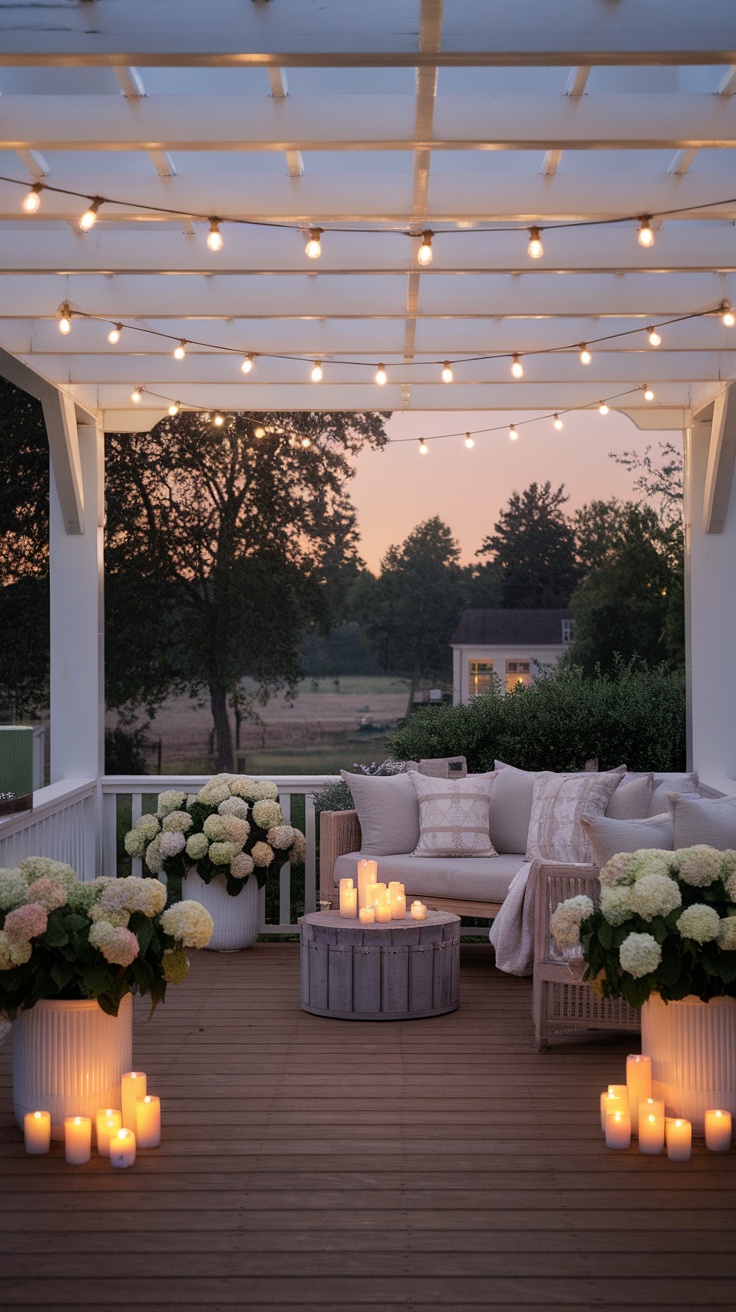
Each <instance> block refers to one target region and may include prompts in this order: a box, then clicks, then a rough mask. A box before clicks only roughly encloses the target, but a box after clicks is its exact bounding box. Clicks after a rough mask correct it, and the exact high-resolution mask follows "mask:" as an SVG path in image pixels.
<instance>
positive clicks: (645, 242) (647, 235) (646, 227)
mask: <svg viewBox="0 0 736 1312" xmlns="http://www.w3.org/2000/svg"><path fill="white" fill-rule="evenodd" d="M651 223H652V220H651V216H650V215H649V214H642V216H641V222H640V223H639V232H638V234H637V240H638V242H639V245H640V246H653V245H654V233H653V232H652V228H651Z"/></svg>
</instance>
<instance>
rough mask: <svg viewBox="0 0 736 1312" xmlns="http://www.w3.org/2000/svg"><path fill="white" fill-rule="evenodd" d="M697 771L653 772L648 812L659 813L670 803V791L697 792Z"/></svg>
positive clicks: (651, 813)
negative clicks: (683, 772) (652, 787)
mask: <svg viewBox="0 0 736 1312" xmlns="http://www.w3.org/2000/svg"><path fill="white" fill-rule="evenodd" d="M697 792H698V772H697V770H694V771H693V772H692V773H691V774H682V773H678V774H657V772H656V771H655V773H654V791H653V792H652V796H651V798H650V799H649V814H650V815H661V813H662V811H666V810H667V807H668V806H669V804H670V794H671V793H697Z"/></svg>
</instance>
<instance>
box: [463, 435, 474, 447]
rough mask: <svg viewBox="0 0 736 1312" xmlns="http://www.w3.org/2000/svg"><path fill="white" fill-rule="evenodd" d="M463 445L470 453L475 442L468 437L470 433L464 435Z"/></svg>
mask: <svg viewBox="0 0 736 1312" xmlns="http://www.w3.org/2000/svg"><path fill="white" fill-rule="evenodd" d="M465 445H466V447H467V448H468V451H472V449H473V447H474V446H475V442H474V441H473V439H472V437H471V436H470V433H466V434H465Z"/></svg>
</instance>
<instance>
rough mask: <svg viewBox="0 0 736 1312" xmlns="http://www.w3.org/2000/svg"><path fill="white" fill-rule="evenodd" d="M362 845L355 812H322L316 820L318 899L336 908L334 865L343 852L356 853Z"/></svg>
mask: <svg viewBox="0 0 736 1312" xmlns="http://www.w3.org/2000/svg"><path fill="white" fill-rule="evenodd" d="M360 844H361V833H360V824H359V822H358V813H357V811H323V812H322V814H321V815H320V818H319V896H320V900H321V901H323V902H331V903H333V904H334V905H337V887H336V884H335V862H336V861H337V858H338V857H339V856H344V855H345V853H346V852H359V851H360Z"/></svg>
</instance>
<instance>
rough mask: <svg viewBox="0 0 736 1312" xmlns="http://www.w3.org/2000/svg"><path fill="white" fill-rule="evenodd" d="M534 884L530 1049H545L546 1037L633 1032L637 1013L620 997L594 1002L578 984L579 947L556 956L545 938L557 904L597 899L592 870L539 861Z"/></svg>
mask: <svg viewBox="0 0 736 1312" xmlns="http://www.w3.org/2000/svg"><path fill="white" fill-rule="evenodd" d="M531 877H532V878H533V879H534V889H533V895H534V988H533V997H532V1011H533V1017H534V1046H535V1047H536V1048H538V1049H541V1048H548V1047H549V1043H550V1039H552V1038H558V1039H560V1038H571V1037H572V1036H575V1035H582V1034H585V1033H586V1032H587V1033H588V1035H589V1037H593V1035H594V1034H596V1033H600V1032H601V1031H604V1032H605V1031H610V1030H620V1031H629V1032H638V1030H639V1028H640V1024H641V1016H640V1012H639V1011H638V1010H636V1009H635V1008H633V1007H630V1006H629V1004H628V1003H627V1002H624V1000H623V999H622V998H600V997H598V994H597V993H594V991H593V989H592V988H591V987H590V985H589V984H584V983H583V982H582V979H581V976H582V974H583V970H584V966H585V963H584V961H583V955H582V951H581V949H580V948H574V949H573V950H572V951H570V952H564V953H563V952H561V951H560V949H559V948H558V947H557V945H556V943H555V941H554V939H553V938H552V935H551V933H550V928H549V922H550V916H551V915H552V912H553V911H554V910H555V907H556V906H557V905H558V903H560V902H562V901H564V899H565V898H567V897H575V896H576V895H577V894H578V893H585V894H587V896H588V897H590V898H592V899H593V901H594V902H597V900H598V893H599V888H600V885H599V883H598V867H597V866H580V865H563V864H561V863H560V864H558V863H556V862H539V863H538V864H537V863H535V866H534V868H533V870H532V872H531Z"/></svg>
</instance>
